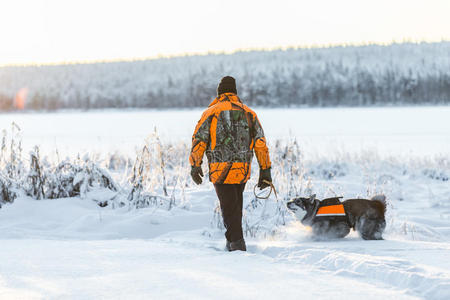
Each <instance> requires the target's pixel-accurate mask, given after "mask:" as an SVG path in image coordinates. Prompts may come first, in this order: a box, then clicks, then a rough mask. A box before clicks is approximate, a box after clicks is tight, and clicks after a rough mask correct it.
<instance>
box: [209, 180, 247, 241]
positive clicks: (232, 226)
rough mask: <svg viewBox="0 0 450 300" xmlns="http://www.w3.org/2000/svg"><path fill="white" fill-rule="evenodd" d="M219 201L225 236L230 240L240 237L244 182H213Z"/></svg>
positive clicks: (241, 235)
mask: <svg viewBox="0 0 450 300" xmlns="http://www.w3.org/2000/svg"><path fill="white" fill-rule="evenodd" d="M214 188H215V189H216V194H217V197H218V198H219V201H220V209H221V210H222V217H223V223H224V225H225V228H226V230H227V231H226V232H225V237H226V238H227V240H228V241H230V242H235V241H238V240H240V239H242V238H243V237H244V236H243V234H242V201H243V193H244V188H245V183H243V184H214Z"/></svg>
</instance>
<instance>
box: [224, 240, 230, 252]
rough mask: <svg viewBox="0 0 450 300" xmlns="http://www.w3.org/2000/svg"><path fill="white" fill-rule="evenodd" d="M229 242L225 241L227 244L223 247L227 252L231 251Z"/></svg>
mask: <svg viewBox="0 0 450 300" xmlns="http://www.w3.org/2000/svg"><path fill="white" fill-rule="evenodd" d="M230 244H231V243H230V241H229V240H227V244H226V245H225V248H226V249H227V251H231V247H230Z"/></svg>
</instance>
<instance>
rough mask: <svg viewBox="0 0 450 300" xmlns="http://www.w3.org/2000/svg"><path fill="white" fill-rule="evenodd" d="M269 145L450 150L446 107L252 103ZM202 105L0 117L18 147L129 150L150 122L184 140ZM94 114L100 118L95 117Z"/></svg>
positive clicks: (172, 137) (404, 152)
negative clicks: (17, 137)
mask: <svg viewBox="0 0 450 300" xmlns="http://www.w3.org/2000/svg"><path fill="white" fill-rule="evenodd" d="M254 110H255V111H256V113H257V114H258V117H259V119H260V120H261V123H262V124H263V128H264V130H265V133H266V135H267V138H268V141H269V143H274V141H275V140H284V139H288V138H292V137H296V138H297V139H298V141H299V142H300V143H302V144H305V151H309V152H310V153H317V152H319V153H322V154H323V153H329V152H330V151H329V150H328V149H327V148H329V147H334V148H335V149H336V150H337V151H341V152H361V151H362V150H367V149H370V150H376V151H377V152H378V153H380V154H382V155H383V154H396V155H422V156H423V155H433V154H438V153H448V152H449V151H450V146H449V145H450V122H449V120H448V116H449V115H450V107H449V106H433V107H426V106H424V107H388V108H386V107H379V108H337V109H336V108H325V109H315V108H305V109H298V108H295V109H294V108H292V109H264V108H259V109H258V108H256V109H254ZM201 113H202V111H201V110H199V109H192V110H146V111H133V110H129V111H126V110H125V111H96V112H65V113H34V114H29V113H15V114H6V115H3V116H2V118H1V119H0V128H8V127H9V126H10V124H11V122H12V121H14V122H16V123H17V124H19V125H20V127H21V128H22V132H23V145H24V147H25V148H29V149H31V148H32V147H33V146H34V145H40V146H41V148H42V149H43V150H44V151H46V152H55V150H56V149H58V151H59V153H60V154H61V155H66V154H72V155H73V154H77V153H78V152H81V153H83V152H84V151H88V152H105V151H109V152H114V151H121V152H127V153H130V152H133V151H134V150H135V149H136V148H138V149H141V145H142V144H143V141H144V139H145V138H147V137H148V136H149V135H150V134H152V132H153V130H154V128H155V127H156V129H157V132H158V134H159V135H160V137H161V138H162V139H164V140H165V141H167V142H172V143H178V142H179V141H184V142H186V143H190V140H191V136H192V132H193V130H194V127H195V125H196V124H197V121H198V120H199V119H200V116H201ZM99 120H101V121H99Z"/></svg>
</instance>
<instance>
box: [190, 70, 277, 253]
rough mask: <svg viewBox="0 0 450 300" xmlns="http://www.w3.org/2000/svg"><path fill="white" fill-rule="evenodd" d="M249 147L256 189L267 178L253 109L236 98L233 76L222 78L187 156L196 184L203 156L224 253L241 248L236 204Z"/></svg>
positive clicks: (239, 212) (244, 179) (266, 162)
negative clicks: (216, 203) (254, 161)
mask: <svg viewBox="0 0 450 300" xmlns="http://www.w3.org/2000/svg"><path fill="white" fill-rule="evenodd" d="M253 150H254V151H255V154H256V158H257V160H258V163H259V166H260V171H259V180H258V187H259V188H260V189H263V188H265V187H267V186H269V185H270V184H269V183H271V182H272V177H271V174H270V167H271V163H270V158H269V151H268V149H267V145H266V139H265V137H264V131H263V129H262V127H261V124H260V123H259V120H258V117H257V116H256V113H255V112H253V111H252V110H251V109H250V108H248V107H247V106H246V105H244V104H243V103H242V101H241V99H239V97H238V96H237V90H236V82H235V80H234V78H233V77H230V76H226V77H223V78H222V80H221V81H220V83H219V85H218V87H217V98H216V99H214V101H213V102H212V103H211V104H210V105H209V107H208V109H207V110H206V111H205V112H204V113H203V115H202V117H201V119H200V121H199V122H198V124H197V126H196V127H195V131H194V134H193V136H192V150H191V154H190V157H189V161H190V163H191V166H192V169H191V176H192V179H193V180H194V182H195V183H196V184H200V183H202V177H203V171H202V168H201V164H202V160H203V154H204V153H205V152H206V157H207V158H208V163H209V180H210V181H211V182H212V183H213V184H214V188H215V189H216V193H217V197H218V198H219V201H220V208H221V210H222V216H223V222H224V224H225V228H226V233H225V237H226V239H227V243H226V247H227V249H228V250H229V251H234V250H242V251H246V246H245V241H244V236H243V233H242V202H243V192H244V188H245V183H246V182H247V180H248V179H249V178H250V165H251V161H252V158H253Z"/></svg>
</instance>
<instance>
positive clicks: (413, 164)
mask: <svg viewBox="0 0 450 300" xmlns="http://www.w3.org/2000/svg"><path fill="white" fill-rule="evenodd" d="M376 110H378V111H379V113H383V112H384V115H383V116H384V118H382V120H383V122H381V123H379V122H374V121H371V122H365V123H364V122H363V121H364V119H367V120H373V118H374V117H376V116H378V114H376V113H374V111H376ZM257 112H258V111H257ZM424 112H425V113H426V114H429V115H427V121H426V122H422V121H415V120H416V118H417V117H418V116H420V115H423V113H424ZM448 112H449V111H448V108H445V107H444V108H425V109H424V108H410V109H400V108H394V109H381V108H379V109H367V110H366V109H354V110H353V109H335V110H333V109H326V110H323V111H321V110H306V111H303V110H293V111H289V112H282V111H281V110H280V111H277V110H274V111H269V110H267V111H264V110H263V111H262V113H261V114H259V116H260V119H262V120H261V122H262V123H263V126H264V127H265V128H267V129H266V132H267V135H268V136H269V141H270V146H271V149H270V150H271V155H272V161H273V162H274V168H273V178H274V182H275V185H276V187H277V189H278V192H279V199H278V201H276V199H275V198H273V197H271V198H270V199H269V200H268V201H266V202H263V201H256V200H255V199H254V196H253V186H254V184H255V183H256V180H257V166H256V165H253V174H252V179H251V180H250V181H249V183H248V184H247V187H246V191H245V194H244V201H245V202H244V207H245V216H244V229H245V230H246V233H247V237H246V240H247V245H248V252H246V253H242V252H235V253H227V252H224V251H222V250H223V248H224V243H225V241H224V237H223V229H222V228H221V226H220V225H221V224H220V222H219V221H220V215H217V214H216V213H214V210H215V208H216V196H215V192H214V190H213V188H212V186H211V184H210V183H208V182H204V183H203V184H202V185H200V186H194V185H193V184H192V182H191V181H190V179H189V178H188V176H187V175H186V174H188V166H187V165H186V164H184V165H182V162H184V163H185V159H184V158H185V152H186V151H188V148H189V146H188V140H189V137H188V138H184V139H185V145H182V143H180V142H179V141H178V142H177V143H175V141H174V140H176V139H175V138H176V137H181V136H184V135H185V134H188V133H187V132H188V131H189V136H190V134H191V130H192V129H193V126H195V122H196V121H197V115H198V116H199V112H190V111H181V112H174V114H175V115H176V116H177V118H176V119H177V120H178V121H179V122H175V125H174V127H173V128H170V127H168V126H165V125H164V124H167V123H165V122H166V121H165V118H166V117H167V116H168V115H170V114H171V113H170V112H161V114H160V115H159V117H157V116H158V113H157V112H156V111H155V112H125V113H117V112H111V113H107V112H98V113H88V114H86V115H83V114H78V113H67V114H66V113H63V114H37V115H26V114H24V115H7V116H6V119H8V118H13V119H14V116H15V117H17V119H18V120H21V121H23V124H20V122H19V125H21V128H22V136H23V142H24V148H25V149H27V147H28V145H27V144H28V143H29V140H32V141H33V142H36V141H40V144H41V146H42V149H41V150H42V151H41V154H42V155H41V156H42V159H43V161H45V159H44V156H45V155H46V154H49V153H50V154H51V153H53V152H54V146H55V145H65V146H64V147H63V148H66V149H62V150H61V152H60V155H61V156H62V157H64V155H69V156H72V157H73V151H74V150H75V151H76V150H77V149H84V150H86V151H88V152H89V155H88V157H89V159H90V160H91V161H93V162H95V163H96V164H97V165H98V166H100V167H102V168H104V169H105V170H108V171H109V172H110V173H111V175H112V177H113V178H114V180H115V181H116V183H117V184H118V185H119V187H120V188H119V190H118V191H117V192H114V191H111V190H109V189H106V188H100V187H98V186H95V185H93V186H89V187H87V189H86V190H85V193H83V194H82V195H80V196H78V197H72V198H63V199H54V200H35V199H31V198H30V197H28V196H26V195H24V194H21V195H20V196H19V197H18V198H17V199H15V201H14V203H12V204H3V206H2V207H1V209H0V257H1V263H0V299H60V298H64V299H99V298H100V299H102V298H103V299H104V298H107V299H123V298H127V299H128V298H132V299H173V298H177V299H178V298H179V299H211V298H214V299H229V298H230V297H232V298H234V299H249V298H257V299H274V298H277V299H278V298H281V297H282V298H286V299H299V298H302V297H303V298H307V299H312V298H314V299H315V298H331V297H333V298H337V299H344V298H345V299H361V298H362V297H364V298H368V299H380V298H383V299H449V298H450V254H449V253H450V251H449V250H450V198H449V197H450V196H449V195H450V193H449V192H450V180H449V176H450V167H449V159H448V158H449V151H448V146H449V145H450V141H449V138H450V134H449V132H450V126H448V125H449V124H448V121H446V118H445V116H446V114H447V113H448ZM361 114H363V116H360V115H361ZM364 114H365V115H364ZM396 114H397V116H396ZM399 114H401V116H402V122H401V123H398V122H395V120H397V119H399ZM194 115H195V116H196V117H194ZM153 116H155V118H156V119H153ZM283 116H289V118H283ZM28 117H29V118H28ZM317 117H320V118H321V119H324V120H329V121H330V122H331V123H332V124H330V125H329V126H325V124H322V123H320V122H319V123H320V124H319V125H317V126H307V125H308V124H312V123H311V122H312V120H313V119H316V118H317ZM80 118H83V119H82V120H81V119H80ZM117 118H121V121H120V122H118V119H117ZM191 118H193V119H194V120H195V121H192V119H191ZM296 118H297V119H296ZM6 119H3V117H2V122H3V121H4V120H6ZM341 119H343V120H349V121H348V122H346V121H342V122H337V123H333V122H334V121H333V120H341ZM95 120H97V123H98V124H100V125H98V126H97V127H95V126H91V125H92V124H95V122H94V121H95ZM98 120H103V121H104V122H98ZM131 120H133V121H131ZM296 120H298V122H299V124H301V125H298V127H295V128H294V129H292V130H291V133H289V132H288V131H287V130H286V129H285V128H289V127H291V125H292V124H294V121H296ZM354 120H357V122H356V123H357V124H361V123H363V124H365V125H364V126H366V127H363V126H359V125H355V124H354V123H353V121H354ZM7 121H9V120H7ZM350 121H351V122H350ZM145 122H148V123H152V122H156V123H158V124H156V123H155V124H152V125H157V127H158V133H159V136H160V137H161V139H162V140H163V149H164V150H168V151H167V152H166V153H167V156H166V159H167V160H166V169H165V172H166V174H165V175H166V181H167V190H168V191H169V196H167V197H166V196H163V191H162V187H161V178H162V177H161V169H159V168H158V164H157V162H158V155H155V154H157V153H153V152H152V153H151V156H149V157H150V158H151V159H155V161H150V162H149V163H148V166H149V170H150V172H149V173H148V176H147V177H146V180H145V181H144V183H145V192H146V193H149V194H151V195H156V196H158V198H157V199H158V201H163V204H164V205H160V204H150V205H149V206H148V207H145V208H140V209H136V208H135V207H134V206H130V205H125V206H123V207H120V203H127V202H126V201H127V195H128V193H129V189H130V183H129V177H130V169H131V168H132V164H133V160H134V156H132V155H130V156H127V155H128V154H126V153H132V152H133V149H134V147H136V144H138V143H140V144H142V140H141V139H143V138H144V137H145V136H147V135H148V133H149V132H151V131H152V129H149V127H152V126H151V125H149V126H147V125H145V126H143V124H146V123H145ZM55 124H57V125H58V126H55ZM73 124H79V125H78V126H73ZM124 124H125V125H124ZM161 124H162V125H164V126H161ZM334 124H337V125H334ZM380 124H381V125H380ZM1 125H2V126H1V127H2V128H4V127H7V126H3V125H4V124H3V123H2V124H1ZM117 125H120V126H117ZM8 126H9V125H8ZM119 127H121V128H120V129H118V128H119ZM30 128H32V129H31V133H30V131H29V129H30ZM159 128H165V129H163V130H160V129H159ZM116 129H117V130H116ZM164 130H169V131H171V133H172V134H170V135H166V133H165V132H164ZM127 131H128V132H133V134H135V135H131V134H130V136H127V135H126V133H127ZM69 132H70V134H68V133H69ZM168 136H170V137H168ZM278 136H279V137H280V139H281V140H280V141H279V142H276V141H275V140H276V138H275V137H278ZM308 139H309V140H308ZM50 140H53V141H54V142H53V143H52V145H51V146H49V143H50V142H49V141H50ZM181 140H183V139H181ZM95 141H97V142H95ZM137 141H139V142H137ZM47 147H49V148H47ZM110 147H111V148H110ZM314 147H316V148H314ZM49 149H50V150H49ZM52 149H53V150H52ZM67 149H69V150H71V151H72V152H71V151H69V150H67ZM169 149H172V150H170V151H169ZM47 150H48V151H47ZM66 150H67V151H66ZM109 150H111V152H114V151H116V150H119V151H121V152H122V153H124V154H120V155H119V156H118V157H117V158H116V160H112V159H111V156H109V154H105V152H107V151H109ZM316 150H317V151H316ZM58 151H59V147H58ZM79 151H80V152H81V153H82V152H83V151H82V150H79ZM97 151H101V152H102V154H101V155H97V153H99V152H97ZM23 156H24V158H23V159H24V162H25V163H27V164H28V163H29V161H27V159H28V158H27V157H28V156H26V155H23ZM126 157H130V159H131V162H127V161H128V160H127V159H126ZM150 158H149V159H150ZM54 159H55V158H54V157H49V158H48V161H50V162H51V161H52V160H54ZM71 161H72V162H73V163H75V162H76V161H77V160H76V159H72V160H71ZM81 161H83V159H81ZM155 163H156V164H155ZM49 164H50V166H48V167H46V169H45V170H47V171H49V172H50V171H51V170H52V169H51V163H49ZM130 164H131V165H130ZM43 165H45V164H43ZM75 178H78V179H79V178H81V175H80V176H75ZM310 193H316V194H317V195H318V197H319V198H324V197H328V196H335V195H338V196H344V197H345V198H352V197H364V198H368V197H370V196H371V195H374V194H377V193H384V194H385V195H386V196H387V199H388V211H387V228H386V231H385V234H384V238H385V240H383V241H363V240H362V239H360V238H359V237H358V235H357V234H356V233H354V232H352V233H350V235H349V236H347V237H346V238H344V239H342V240H330V241H316V240H314V239H313V238H312V237H311V236H310V232H309V230H308V228H305V227H304V226H302V225H301V224H299V222H297V221H296V220H295V219H294V217H293V216H292V215H291V214H289V213H288V212H287V211H286V209H285V206H284V202H285V201H286V200H287V199H289V198H291V197H294V196H296V195H309V194H310ZM172 196H173V197H174V205H173V207H171V208H170V209H169V207H168V206H167V205H166V204H165V202H164V201H166V200H168V199H170V198H171V197H172ZM101 201H109V202H108V203H109V205H108V206H106V207H103V208H101V207H99V206H98V205H97V203H99V202H101ZM113 207H114V208H113Z"/></svg>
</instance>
